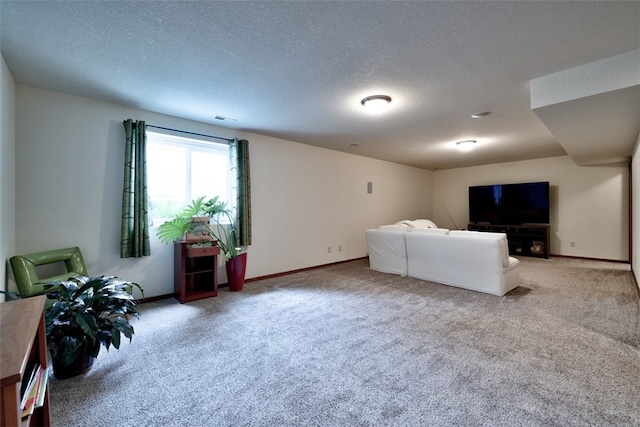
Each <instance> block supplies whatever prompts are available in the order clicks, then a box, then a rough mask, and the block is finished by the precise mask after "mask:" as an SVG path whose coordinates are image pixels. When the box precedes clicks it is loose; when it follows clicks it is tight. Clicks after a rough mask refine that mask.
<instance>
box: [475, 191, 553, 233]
mask: <svg viewBox="0 0 640 427" xmlns="http://www.w3.org/2000/svg"><path fill="white" fill-rule="evenodd" d="M469 221H470V222H476V223H477V222H489V223H491V224H509V225H520V224H525V223H528V224H548V223H549V183H548V182H526V183H522V184H496V185H480V186H474V187H469Z"/></svg>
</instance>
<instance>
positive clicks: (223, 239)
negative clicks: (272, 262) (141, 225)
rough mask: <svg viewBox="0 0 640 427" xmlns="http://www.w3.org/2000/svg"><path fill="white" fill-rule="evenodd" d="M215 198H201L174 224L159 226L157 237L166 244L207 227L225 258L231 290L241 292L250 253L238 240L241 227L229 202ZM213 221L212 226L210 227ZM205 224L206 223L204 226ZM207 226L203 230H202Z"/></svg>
mask: <svg viewBox="0 0 640 427" xmlns="http://www.w3.org/2000/svg"><path fill="white" fill-rule="evenodd" d="M219 199H220V198H219V196H215V197H213V198H211V199H209V200H205V197H204V196H202V197H199V198H197V199H196V200H193V201H192V202H191V204H189V205H188V206H187V207H186V208H184V209H183V210H182V211H181V212H179V213H178V214H177V215H176V216H175V218H173V219H172V220H171V221H167V222H165V223H164V224H161V225H160V226H159V227H158V231H157V232H156V235H157V236H158V238H159V239H160V241H161V242H163V243H169V242H173V241H176V240H180V239H182V238H183V237H184V236H185V235H187V234H188V233H189V232H190V231H191V230H192V229H193V228H194V226H195V227H197V228H200V229H202V228H204V230H206V232H207V233H208V234H209V236H210V238H211V239H212V240H216V241H217V242H218V245H219V246H220V250H221V251H222V252H223V253H224V256H225V261H226V264H225V267H226V271H227V279H228V282H229V290H230V291H241V290H242V287H243V285H244V277H245V272H246V266H247V253H246V252H244V251H243V250H242V248H241V247H240V245H239V240H238V227H237V223H236V221H235V218H234V217H233V215H232V213H231V210H230V209H228V208H227V203H226V202H223V201H221V200H219ZM211 221H213V224H211ZM203 223H204V224H203ZM202 225H204V227H200V226H202Z"/></svg>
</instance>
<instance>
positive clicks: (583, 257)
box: [549, 254, 631, 264]
mask: <svg viewBox="0 0 640 427" xmlns="http://www.w3.org/2000/svg"><path fill="white" fill-rule="evenodd" d="M551 257H554V258H569V259H583V260H585V261H605V262H617V263H618V264H631V263H630V262H629V261H624V260H620V259H607V258H591V257H585V256H573V255H558V254H549V258H551Z"/></svg>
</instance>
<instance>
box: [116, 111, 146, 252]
mask: <svg viewBox="0 0 640 427" xmlns="http://www.w3.org/2000/svg"><path fill="white" fill-rule="evenodd" d="M124 131H125V135H126V148H125V154H124V156H125V157H124V185H123V191H122V228H121V230H120V258H132V257H143V256H148V255H150V254H151V249H150V246H149V219H148V216H147V211H148V203H149V202H148V199H147V154H146V150H147V148H146V147H147V132H146V129H145V123H144V121H141V120H139V121H138V122H137V123H136V122H134V121H132V120H131V119H129V120H125V121H124Z"/></svg>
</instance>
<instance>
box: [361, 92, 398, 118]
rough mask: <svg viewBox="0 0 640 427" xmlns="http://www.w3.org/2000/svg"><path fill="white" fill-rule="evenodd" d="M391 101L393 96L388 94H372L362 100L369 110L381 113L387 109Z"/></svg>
mask: <svg viewBox="0 0 640 427" xmlns="http://www.w3.org/2000/svg"><path fill="white" fill-rule="evenodd" d="M390 102H391V97H390V96H387V95H371V96H367V97H366V98H364V99H363V100H362V101H360V103H361V104H362V105H364V107H365V108H366V109H367V111H370V112H371V113H373V114H380V113H381V112H383V111H384V110H386V109H387V107H388V106H389V103H390Z"/></svg>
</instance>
